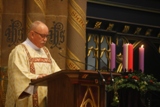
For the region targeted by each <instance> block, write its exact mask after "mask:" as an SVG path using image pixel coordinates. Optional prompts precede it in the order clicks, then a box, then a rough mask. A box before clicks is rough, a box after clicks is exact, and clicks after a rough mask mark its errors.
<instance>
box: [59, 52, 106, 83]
mask: <svg viewBox="0 0 160 107" xmlns="http://www.w3.org/2000/svg"><path fill="white" fill-rule="evenodd" d="M58 54H59V55H60V56H62V57H63V58H67V59H69V60H71V61H75V62H78V63H81V64H84V65H88V66H90V67H93V68H95V67H94V66H93V65H90V64H87V63H84V62H81V61H78V60H75V59H72V58H70V57H68V56H64V55H62V54H61V53H58ZM95 70H96V71H97V72H98V74H99V75H100V77H101V79H102V82H104V83H106V80H105V78H104V76H103V75H102V74H101V72H100V71H99V70H98V69H96V68H95Z"/></svg>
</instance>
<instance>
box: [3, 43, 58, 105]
mask: <svg viewBox="0 0 160 107" xmlns="http://www.w3.org/2000/svg"><path fill="white" fill-rule="evenodd" d="M57 71H60V68H59V67H58V65H57V64H56V62H55V61H54V59H53V58H52V57H51V55H50V53H49V51H48V50H47V48H45V47H44V48H41V49H39V50H35V49H33V48H32V47H30V46H28V45H26V44H20V45H18V46H16V47H15V49H13V50H12V52H11V53H10V56H9V61H8V88H7V94H6V104H5V107H46V97H47V87H45V86H39V87H38V88H37V94H34V95H30V96H28V97H25V98H23V99H18V98H19V96H20V95H21V93H22V92H24V91H25V90H26V89H27V88H28V86H29V83H30V82H31V79H36V78H37V76H38V74H51V73H54V72H57ZM33 96H34V100H35V101H33ZM37 98H38V99H37ZM36 101H37V103H38V105H36ZM33 103H34V104H35V105H34V106H33Z"/></svg>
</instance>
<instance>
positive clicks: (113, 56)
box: [111, 42, 116, 71]
mask: <svg viewBox="0 0 160 107" xmlns="http://www.w3.org/2000/svg"><path fill="white" fill-rule="evenodd" d="M115 68H116V45H115V44H114V43H113V42H112V43H111V71H114V69H115Z"/></svg>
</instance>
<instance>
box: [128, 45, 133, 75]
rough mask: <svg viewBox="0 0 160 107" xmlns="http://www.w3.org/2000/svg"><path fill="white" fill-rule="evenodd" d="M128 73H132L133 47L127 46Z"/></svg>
mask: <svg viewBox="0 0 160 107" xmlns="http://www.w3.org/2000/svg"><path fill="white" fill-rule="evenodd" d="M128 71H131V72H133V45H132V44H129V45H128Z"/></svg>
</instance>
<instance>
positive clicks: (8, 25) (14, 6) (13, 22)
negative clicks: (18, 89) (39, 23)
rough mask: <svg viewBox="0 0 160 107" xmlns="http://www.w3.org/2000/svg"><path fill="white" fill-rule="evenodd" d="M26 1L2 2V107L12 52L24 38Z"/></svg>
mask: <svg viewBox="0 0 160 107" xmlns="http://www.w3.org/2000/svg"><path fill="white" fill-rule="evenodd" d="M24 21H25V0H0V66H1V69H0V84H1V85H0V93H1V95H0V101H2V102H0V107H4V103H5V93H6V87H7V65H8V56H9V53H10V52H11V50H12V49H13V48H14V47H15V46H16V45H17V44H19V43H21V42H22V41H23V40H24V38H25V35H24V32H25V31H24V25H25V24H24V23H25V22H24Z"/></svg>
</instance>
